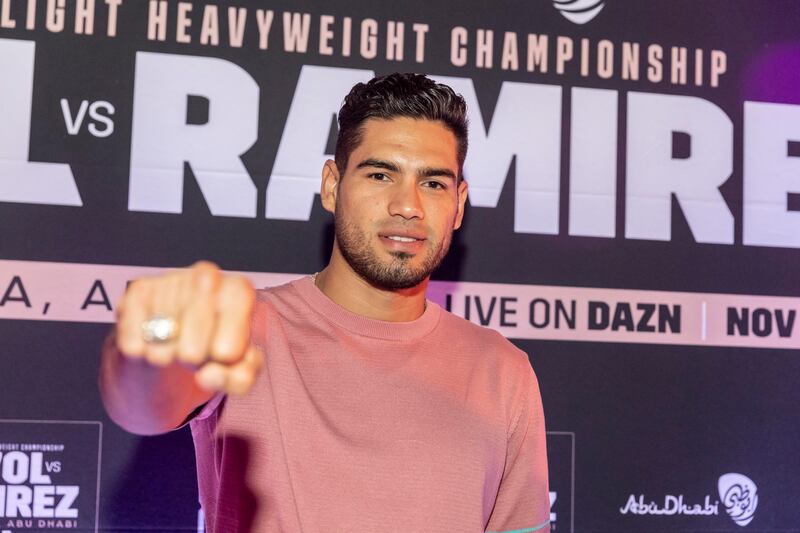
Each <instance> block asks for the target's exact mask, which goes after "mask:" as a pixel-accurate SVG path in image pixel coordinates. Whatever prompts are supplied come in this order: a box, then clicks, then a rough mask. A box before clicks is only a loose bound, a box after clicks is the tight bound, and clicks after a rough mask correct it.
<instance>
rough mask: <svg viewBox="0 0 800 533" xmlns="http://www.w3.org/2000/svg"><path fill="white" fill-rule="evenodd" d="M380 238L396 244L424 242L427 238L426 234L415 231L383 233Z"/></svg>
mask: <svg viewBox="0 0 800 533" xmlns="http://www.w3.org/2000/svg"><path fill="white" fill-rule="evenodd" d="M378 236H379V237H380V238H382V239H389V240H393V241H395V242H414V241H424V240H425V239H426V238H427V237H426V235H425V234H424V233H420V232H415V231H382V232H380V233H379V234H378Z"/></svg>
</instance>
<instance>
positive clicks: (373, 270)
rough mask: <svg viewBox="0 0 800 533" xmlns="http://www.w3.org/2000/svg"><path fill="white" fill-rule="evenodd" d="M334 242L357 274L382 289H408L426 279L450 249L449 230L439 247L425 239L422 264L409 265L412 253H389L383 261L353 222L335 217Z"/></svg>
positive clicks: (412, 256)
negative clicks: (430, 244) (389, 256)
mask: <svg viewBox="0 0 800 533" xmlns="http://www.w3.org/2000/svg"><path fill="white" fill-rule="evenodd" d="M334 229H335V232H336V243H337V246H338V247H339V251H340V252H341V254H342V257H344V259H345V261H347V263H348V264H349V265H350V268H352V269H353V270H354V271H355V273H356V274H358V275H359V276H361V277H362V278H363V279H364V280H366V281H367V282H368V283H369V284H370V285H372V286H373V287H377V288H379V289H384V290H398V289H410V288H412V287H416V286H417V285H419V284H420V283H422V282H423V281H425V280H426V279H427V278H428V277H429V276H430V275H431V273H432V272H433V271H434V270H436V268H437V267H438V266H439V264H440V263H441V262H442V260H443V259H444V257H445V256H446V255H447V251H448V249H449V248H450V242H451V240H452V233H450V234H448V235H446V236H445V238H444V239H443V240H442V241H441V242H440V243H439V247H438V249H437V248H431V247H429V246H428V244H429V243H430V241H429V240H426V241H425V244H426V246H425V248H424V250H423V252H421V253H425V254H426V255H425V258H424V260H423V261H422V264H420V265H418V266H416V267H415V266H413V265H412V260H413V259H414V254H409V253H405V252H389V254H390V255H391V259H388V260H384V259H381V258H379V257H378V255H377V253H376V252H375V251H374V250H373V249H372V248H371V247H370V246H369V242H368V239H367V236H366V235H365V234H364V232H362V231H361V230H359V229H358V228H357V227H356V226H355V225H354V224H350V223H348V222H347V221H342V220H340V219H339V218H335V219H334Z"/></svg>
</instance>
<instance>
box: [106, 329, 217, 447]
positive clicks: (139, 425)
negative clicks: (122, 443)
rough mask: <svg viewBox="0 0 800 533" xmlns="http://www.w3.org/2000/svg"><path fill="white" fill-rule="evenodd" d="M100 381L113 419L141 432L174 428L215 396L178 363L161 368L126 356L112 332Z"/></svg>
mask: <svg viewBox="0 0 800 533" xmlns="http://www.w3.org/2000/svg"><path fill="white" fill-rule="evenodd" d="M99 385H100V395H101V397H102V399H103V404H104V405H105V407H106V410H107V412H108V414H109V416H110V417H111V419H112V420H114V422H116V423H117V424H119V425H120V426H122V427H123V428H124V429H126V430H128V431H130V432H132V433H136V434H139V435H155V434H159V433H165V432H167V431H170V430H172V429H175V428H176V427H178V426H179V425H180V424H181V423H182V422H183V421H184V420H185V419H186V417H187V416H189V414H190V413H191V412H192V411H193V410H194V409H195V408H196V407H197V406H199V405H202V404H203V403H205V402H207V401H208V400H209V399H210V398H211V397H212V396H213V393H212V392H206V391H203V390H202V389H200V388H199V387H198V386H197V384H196V383H195V380H194V375H193V373H192V371H191V370H190V369H188V368H187V367H185V366H183V365H181V364H179V363H172V364H171V365H169V366H166V367H163V368H162V367H157V366H154V365H151V364H149V363H147V362H146V361H145V360H144V359H133V358H130V357H125V356H123V355H122V354H121V353H120V352H119V350H118V349H117V347H116V343H115V340H114V336H113V334H112V335H111V336H109V338H108V339H107V340H106V342H105V343H104V345H103V353H102V359H101V362H100V376H99Z"/></svg>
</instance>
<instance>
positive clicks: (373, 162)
mask: <svg viewBox="0 0 800 533" xmlns="http://www.w3.org/2000/svg"><path fill="white" fill-rule="evenodd" d="M365 167H373V168H382V169H384V170H391V171H392V172H399V171H400V167H398V166H397V165H395V164H394V163H391V162H389V161H384V160H383V159H371V158H370V159H365V160H363V161H362V162H361V163H359V164H358V165H357V166H356V168H365Z"/></svg>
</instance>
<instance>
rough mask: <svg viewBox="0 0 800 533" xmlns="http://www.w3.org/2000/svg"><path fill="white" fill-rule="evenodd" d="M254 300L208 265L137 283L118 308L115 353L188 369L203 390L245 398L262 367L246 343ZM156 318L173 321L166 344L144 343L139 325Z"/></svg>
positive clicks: (245, 284) (240, 281) (246, 287)
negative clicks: (116, 351)
mask: <svg viewBox="0 0 800 533" xmlns="http://www.w3.org/2000/svg"><path fill="white" fill-rule="evenodd" d="M254 302H255V290H254V289H253V286H252V285H251V284H250V282H249V281H247V280H246V279H244V278H242V277H239V276H231V275H227V274H224V273H223V272H222V271H220V269H219V268H218V267H217V266H216V265H214V264H213V263H208V262H198V263H195V264H194V265H192V267H190V268H188V269H184V270H177V271H173V272H169V273H167V274H164V275H161V276H157V277H152V278H142V279H139V280H136V281H134V282H133V283H131V285H130V286H129V287H128V290H127V291H126V292H125V295H124V296H123V298H122V300H121V301H120V303H119V305H118V306H117V325H116V342H117V349H118V350H119V351H120V352H121V353H122V354H123V355H124V356H125V357H128V358H132V359H144V360H146V361H147V362H148V363H150V364H151V365H155V366H159V367H166V366H168V365H172V364H174V363H179V364H182V365H184V366H185V367H187V368H191V369H193V370H195V374H194V378H195V381H196V382H197V384H198V385H199V386H200V387H201V388H203V389H205V390H208V391H222V392H226V393H230V394H244V393H245V392H247V391H248V390H249V389H250V387H251V386H252V384H253V382H254V380H255V377H256V375H257V373H258V370H259V368H260V366H261V363H262V355H261V353H260V352H259V351H258V349H257V348H256V347H255V346H253V345H252V344H251V343H250V319H251V316H252V313H253V304H254ZM154 317H165V318H168V319H172V320H173V321H174V323H175V325H176V331H175V332H174V334H173V335H171V336H170V337H169V338H168V339H167V340H164V341H160V342H154V341H152V340H151V341H150V342H148V341H146V340H145V338H146V335H145V331H144V330H143V326H144V324H145V323H146V322H147V321H148V320H150V319H152V318H154Z"/></svg>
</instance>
